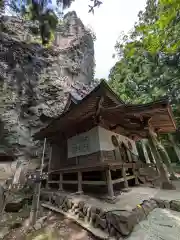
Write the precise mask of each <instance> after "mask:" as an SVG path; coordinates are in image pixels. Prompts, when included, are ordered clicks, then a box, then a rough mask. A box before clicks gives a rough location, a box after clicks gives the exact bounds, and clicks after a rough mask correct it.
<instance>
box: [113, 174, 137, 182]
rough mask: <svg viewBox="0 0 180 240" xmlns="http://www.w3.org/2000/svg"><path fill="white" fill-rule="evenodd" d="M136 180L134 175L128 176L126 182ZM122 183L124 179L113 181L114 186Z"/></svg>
mask: <svg viewBox="0 0 180 240" xmlns="http://www.w3.org/2000/svg"><path fill="white" fill-rule="evenodd" d="M134 178H136V177H135V175H132V176H126V180H127V181H128V180H131V179H134ZM120 182H124V178H123V177H122V178H118V179H115V180H112V183H113V184H116V183H120Z"/></svg>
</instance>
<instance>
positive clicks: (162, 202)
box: [154, 199, 170, 208]
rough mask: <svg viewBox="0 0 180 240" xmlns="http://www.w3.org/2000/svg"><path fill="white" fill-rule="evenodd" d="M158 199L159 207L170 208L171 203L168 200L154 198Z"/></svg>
mask: <svg viewBox="0 0 180 240" xmlns="http://www.w3.org/2000/svg"><path fill="white" fill-rule="evenodd" d="M154 201H156V203H157V206H158V207H159V208H170V203H169V201H168V200H163V199H154Z"/></svg>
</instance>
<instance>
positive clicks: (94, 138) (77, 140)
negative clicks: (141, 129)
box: [68, 126, 138, 158]
mask: <svg viewBox="0 0 180 240" xmlns="http://www.w3.org/2000/svg"><path fill="white" fill-rule="evenodd" d="M112 135H115V136H116V137H117V139H118V141H119V143H121V142H123V143H124V144H125V145H126V146H127V147H128V148H129V145H128V144H130V145H131V151H132V152H133V153H134V154H135V155H138V152H137V148H136V144H135V142H134V141H133V140H131V139H129V138H128V137H125V136H123V135H120V134H117V133H114V132H112V131H109V130H106V129H105V128H102V127H99V126H98V127H94V128H92V129H91V130H89V131H87V132H84V133H81V134H79V135H77V136H73V137H71V138H70V139H68V158H73V157H76V156H85V155H89V154H92V153H96V152H112V151H113V150H115V147H114V145H113V143H112V140H111V137H112Z"/></svg>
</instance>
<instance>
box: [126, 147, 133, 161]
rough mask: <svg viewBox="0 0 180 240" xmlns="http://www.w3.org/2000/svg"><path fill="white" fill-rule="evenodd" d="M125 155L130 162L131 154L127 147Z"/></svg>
mask: <svg viewBox="0 0 180 240" xmlns="http://www.w3.org/2000/svg"><path fill="white" fill-rule="evenodd" d="M127 156H128V160H129V162H132V155H131V152H130V150H129V149H127Z"/></svg>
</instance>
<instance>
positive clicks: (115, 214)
mask: <svg viewBox="0 0 180 240" xmlns="http://www.w3.org/2000/svg"><path fill="white" fill-rule="evenodd" d="M108 217H109V218H110V219H109V220H108V222H110V223H111V225H112V226H113V227H114V228H115V229H116V230H117V231H118V232H119V233H121V234H122V235H123V236H128V235H129V234H130V233H131V231H132V230H133V227H134V225H135V224H136V223H137V221H136V219H135V215H134V214H133V213H132V212H129V211H112V212H111V214H108Z"/></svg>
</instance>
